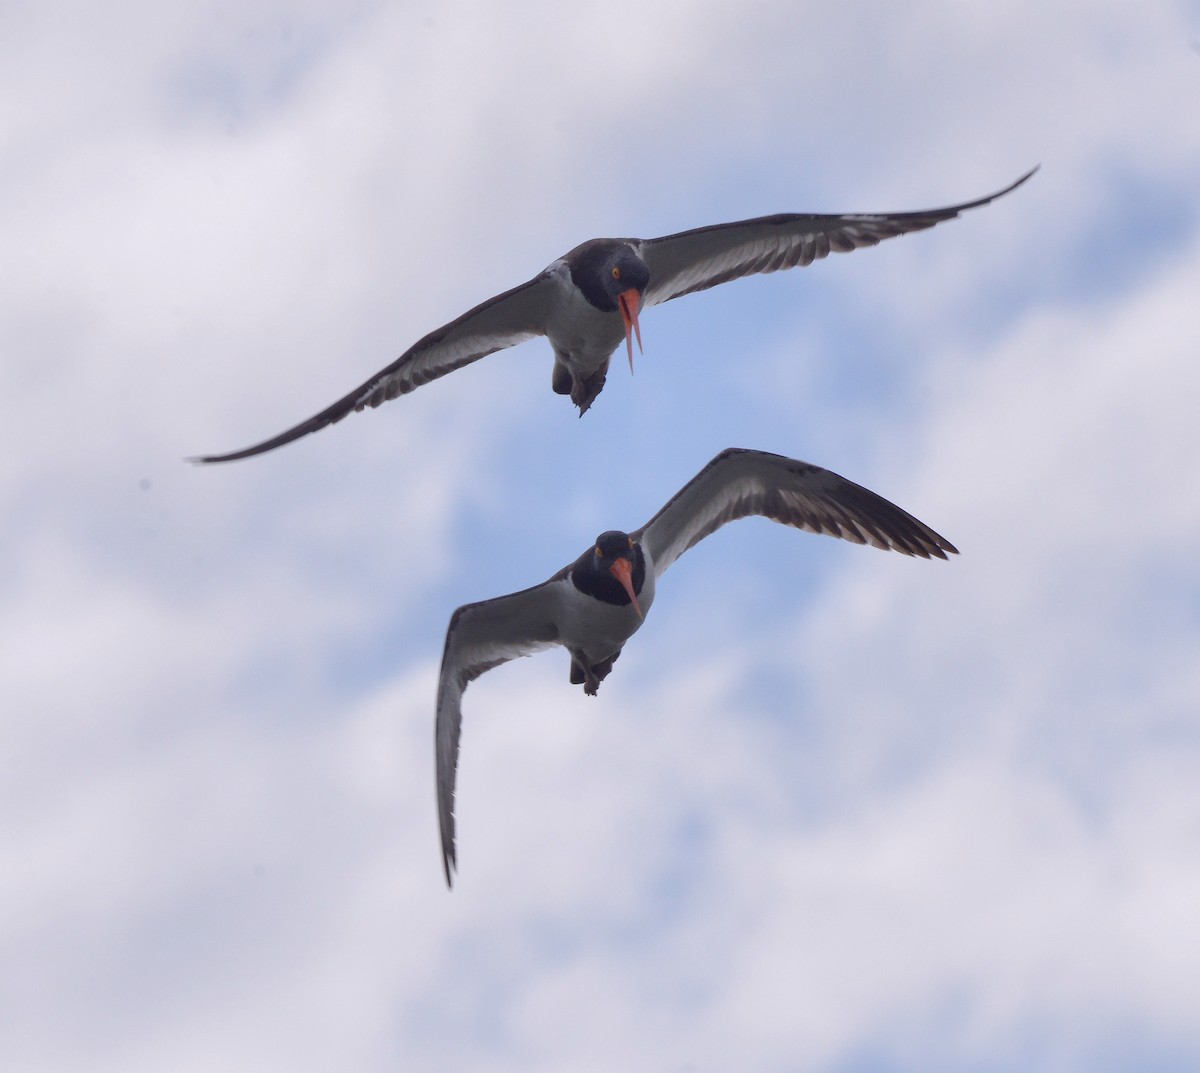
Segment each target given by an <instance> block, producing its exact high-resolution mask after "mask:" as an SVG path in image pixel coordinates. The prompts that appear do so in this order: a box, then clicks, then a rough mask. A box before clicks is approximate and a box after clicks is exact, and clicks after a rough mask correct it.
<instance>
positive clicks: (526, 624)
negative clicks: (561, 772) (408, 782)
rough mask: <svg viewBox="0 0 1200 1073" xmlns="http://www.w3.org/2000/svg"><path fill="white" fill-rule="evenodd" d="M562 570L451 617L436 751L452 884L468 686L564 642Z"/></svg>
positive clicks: (439, 697) (445, 858)
mask: <svg viewBox="0 0 1200 1073" xmlns="http://www.w3.org/2000/svg"><path fill="white" fill-rule="evenodd" d="M562 576H563V574H562V573H559V574H556V575H555V576H554V577H553V578H551V579H550V580H549V581H546V582H543V583H542V584H541V585H535V586H534V587H533V588H531V589H523V590H522V591H521V592H514V593H512V594H511V595H509V596H500V597H498V598H497V599H495V600H483V601H481V602H479V603H475V604H464V605H463V606H462V607H460V608H459V609H458V610H457V611H455V612H454V614H453V615H452V616H451V617H450V626H449V628H448V629H447V630H446V647H445V650H444V651H443V653H442V671H441V676H440V678H439V681H438V695H437V723H436V726H435V729H434V750H435V753H436V759H437V799H438V826H439V827H440V829H441V834H442V867H443V868H444V869H445V872H446V885H447V886H452V885H453V884H452V881H451V878H450V873H451V871H452V870H453V869H454V867H455V866H456V859H455V852H454V783H455V778H456V776H457V772H458V739H459V733H460V732H461V730H462V696H463V693H464V692H465V691H466V688H467V685H468V684H469V683H470V682H473V681H474V680H475V679H476V678H478V677H479V676H480V675H481V674H483V673H484V672H485V671H490V670H491V669H492V668H493V667H499V666H500V665H501V664H502V663H507V662H508V661H509V660H510V659H516V658H517V657H518V656H531V655H533V653H535V652H541V651H543V650H544V649H547V648H551V647H553V646H554V645H556V644H558V625H557V611H558V607H557V598H556V592H557V588H556V586H555V584H554V583H555V582H556V581H558V580H559V579H560V578H561V577H562Z"/></svg>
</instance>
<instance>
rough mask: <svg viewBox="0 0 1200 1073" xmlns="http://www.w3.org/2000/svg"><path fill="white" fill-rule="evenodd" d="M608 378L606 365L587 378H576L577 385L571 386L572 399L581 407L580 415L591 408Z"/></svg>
mask: <svg viewBox="0 0 1200 1073" xmlns="http://www.w3.org/2000/svg"><path fill="white" fill-rule="evenodd" d="M607 378H608V366H607V365H605V366H604V368H602V369H597V370H596V371H595V372H594V373H592V375H591V376H589V377H588V378H587V379H586V380H576V381H575V386H574V387H573V388H571V401H572V402H573V403H574V404H575V405H576V406H578V407H579V416H580V417H582V416H583V415H584V414H586V413H587V412H588V410H589V409H590V408H591V405H592V403H593V402H595V401H596V396H597V395H599V394H600V392H601V391H603V390H604V381H605V380H606V379H607Z"/></svg>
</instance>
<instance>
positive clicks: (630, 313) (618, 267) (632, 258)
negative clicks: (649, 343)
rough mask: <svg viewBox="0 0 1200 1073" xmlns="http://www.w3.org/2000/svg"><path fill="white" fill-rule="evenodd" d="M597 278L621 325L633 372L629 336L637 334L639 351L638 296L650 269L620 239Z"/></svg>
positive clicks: (642, 293) (641, 293) (640, 304)
mask: <svg viewBox="0 0 1200 1073" xmlns="http://www.w3.org/2000/svg"><path fill="white" fill-rule="evenodd" d="M600 281H601V285H602V286H603V287H604V290H605V293H606V294H607V295H608V296H609V298H610V299H611V300H612V302H613V303H614V304H615V305H616V307H617V312H619V313H620V314H621V320H622V322H623V323H624V325H625V349H626V351H627V352H628V354H629V371H630V372H633V337H634V335H636V336H637V344H638V353H639V354H640V353H641V352H642V329H641V326H640V325H639V324H638V313H639V312H640V311H641V308H642V296H643V295H644V294H645V291H646V287H647V286H648V285H649V283H650V269H649V268H647V267H646V262H645V261H643V260H642V259H641V258H640V257H639V256H638V255H637V254H636V253H635V252H634V250H633V247H632V246H629V245H627V244H626V243H621V244H620V245H618V246H615V247H614V248H613V250H612V255H611V256H610V257H609V259H608V263H607V264H606V265H605V267H604V270H603V272H602V274H601V277H600Z"/></svg>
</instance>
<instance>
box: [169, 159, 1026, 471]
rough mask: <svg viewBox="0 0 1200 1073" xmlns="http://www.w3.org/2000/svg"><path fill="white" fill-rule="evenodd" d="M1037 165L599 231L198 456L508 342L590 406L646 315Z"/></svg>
mask: <svg viewBox="0 0 1200 1073" xmlns="http://www.w3.org/2000/svg"><path fill="white" fill-rule="evenodd" d="M1036 170H1037V168H1034V169H1033V171H1029V172H1027V173H1026V174H1025V175H1022V176H1021V178H1019V179H1018V180H1017V181H1016V182H1015V183H1013V184H1012V185H1011V186H1006V187H1005V188H1004V189H1003V190H999V191H997V192H996V193H994V194H991V195H990V196H988V197H982V198H979V199H978V200H976V201H966V202H963V203H962V204H961V205H948V206H946V207H945V208H940V209H926V210H925V211H923V212H889V213H850V214H844V215H825V216H822V215H811V214H798V215H797V214H791V215H780V216H760V217H758V218H757V219H754V220H741V221H739V222H737V223H729V224H716V225H714V226H712V227H698V228H696V229H695V230H692V231H680V232H679V233H678V234H675V235H664V236H663V237H662V238H649V239H637V238H593V239H589V240H588V241H587V242H584V243H582V244H581V245H579V246H576V247H575V248H574V249H573V250H572V251H571V252H570V253H568V254H566V255H565V256H563V257H560V258H559V259H558V260H557V261H555V262H554V263H553V264H551V265H550V266H549V267H548V268H546V269H545V271H543V272H541V273H539V274H538V275H536V276H534V277H533V279H531V280H529V281H528V282H527V283H522V284H521V285H520V286H519V287H514V288H513V289H512V290H509V291H505V292H504V293H503V294H498V295H496V296H495V297H494V298H489V299H488V300H487V301H486V302H481V303H480V304H479V305H477V306H476V307H475V308H474V309H470V310H468V311H467V312H466V313H464V314H463V315H462V316H461V317H459V318H458V319H457V320H452V321H451V322H450V323H449V324H445V325H443V326H442V327H440V328H438V329H437V330H436V331H432V332H430V333H429V334H428V335H427V336H425V338H424V339H421V340H418V341H417V342H416V343H414V344H413V345H412V346H411V347H409V349H408V350H406V351H405V352H404V353H403V354H401V355H400V357H398V358H397V359H396V360H395V361H394V362H392V364H391V365H389V366H388V367H387V368H386V369H381V370H380V371H379V372H377V373H376V374H375V375H374V376H372V377H371V378H370V379H369V380H367V381H366V382H364V383H363V384H361V385H360V386H359V387H357V388H355V389H354V390H353V391H351V392H350V394H348V395H345V396H343V397H342V398H340V399H338V401H337V402H335V403H334V404H333V405H332V406H327V407H326V408H325V409H324V410H322V411H321V412H320V413H319V414H314V415H313V416H312V417H310V418H309V419H308V420H307V421H301V422H300V424H298V425H294V426H293V427H292V428H289V429H288V430H287V431H286V432H281V433H279V435H278V436H272V437H271V438H270V439H269V440H263V441H262V443H256V444H255V445H254V446H252V447H246V448H243V449H242V450H240V451H231V452H229V453H228V454H220V455H202V456H200V457H198V458H195V459H193V461H195V462H232V461H233V460H234V459H238V458H248V457H250V456H251V455H257V454H262V453H263V452H264V451H270V450H273V449H274V448H276V447H282V446H283V445H284V444H285V443H291V442H292V440H296V439H299V438H300V437H301V436H307V435H308V434H309V433H310V432H316V431H317V430H318V429H322V428H324V427H325V426H326V425H332V424H334V423H335V422H337V421H340V420H341V419H342V418H343V417H345V416H346V415H347V414H348V413H350V412H352V411H355V410H362V409H365V408H366V407H368V406H378V405H379V404H380V403H382V402H386V401H387V400H388V399H394V398H396V396H397V395H405V394H407V393H408V392H410V391H413V390H414V389H416V388H419V387H420V386H421V385H422V384H427V383H429V381H430V380H436V379H437V378H438V377H439V376H445V375H446V374H447V373H449V372H453V371H454V370H455V369H460V368H462V366H464V365H469V364H470V363H471V362H473V361H477V360H478V359H480V358H482V357H484V356H485V355H487V354H492V353H494V352H495V351H497V350H503V349H504V348H505V347H510V346H516V345H517V344H518V343H521V342H524V341H525V340H526V339H532V338H533V337H534V336H537V335H544V336H546V337H547V338H548V339H549V340H550V345H551V346H552V347H553V348H554V374H553V377H552V380H551V386H552V387H553V388H554V390H555V391H556V392H557V393H558V394H560V395H570V396H571V401H572V402H573V403H575V405H576V406H578V407H579V412H580V414H581V415H582V414H583V413H585V412H586V411H587V409H588V407H589V406H591V405H592V403H593V402H594V401H595V399H596V396H597V395H599V394H600V392H601V390H602V389H603V387H604V379H605V377H606V375H607V374H608V363H609V359H610V358H611V357H612V355H613V352H614V351H615V350H616V349H617V347H618V346H620V344H621V340H622V339H624V340H625V345H626V349H627V350H628V353H629V367H630V369H631V370H632V368H633V337H634V335H636V336H637V341H638V347H639V349H640V348H641V345H642V336H641V327H640V325H639V324H638V315H639V313H640V312H641V310H643V309H645V308H647V307H648V306H653V305H658V304H659V303H661V302H669V301H670V300H671V299H672V298H678V297H679V296H680V295H683V294H690V293H691V292H692V291H702V290H705V289H706V288H708V287H715V286H716V285H717V284H718V283H725V282H727V281H729V280H731V279H738V278H739V277H741V276H752V275H756V274H758V273H761V272H777V271H779V270H780V269H781V268H794V267H795V266H796V265H807V264H811V263H812V262H813V261H815V260H818V259H820V258H822V257H825V256H827V255H828V254H830V253H841V252H844V251H847V250H854V249H857V248H858V247H860V246H875V245H877V244H878V243H880V242H882V241H883V240H884V239H885V238H891V237H892V236H893V235H903V234H905V233H907V232H909V231H923V230H924V229H925V228H928V227H933V226H934V225H935V224H938V223H941V222H942V221H943V220H952V219H954V217H956V216H957V215H958V214H959V213H961V212H964V211H966V210H967V209H974V208H978V207H979V206H980V205H986V204H987V203H988V202H990V201H995V200H996V198H998V197H1002V196H1003V195H1005V194H1007V193H1009V192H1010V191H1012V190H1015V189H1016V188H1017V187H1018V186H1020V185H1021V184H1022V183H1023V182H1025V180H1026V179H1028V178H1029V177H1030V176H1031V175H1032V174H1033V172H1034V171H1036Z"/></svg>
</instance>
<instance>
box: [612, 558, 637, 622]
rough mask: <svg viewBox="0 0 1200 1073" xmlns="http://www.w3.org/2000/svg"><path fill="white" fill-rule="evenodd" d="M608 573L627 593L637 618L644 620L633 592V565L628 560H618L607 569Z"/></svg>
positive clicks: (635, 594)
mask: <svg viewBox="0 0 1200 1073" xmlns="http://www.w3.org/2000/svg"><path fill="white" fill-rule="evenodd" d="M608 572H609V573H610V574H612V576H613V577H615V578H616V579H617V580H618V581H619V582H620V583H621V585H622V586H623V587H624V589H625V591H626V592H627V593H629V602H630V603H631V604H633V609H634V610H635V611H636V612H637V613H638V618H645V616H644V615H643V614H642V609H641V608H640V607H639V606H638V602H637V593H635V592H634V591H633V563H631V562H630V561H629V560H628V559H618V560H617V561H616V562H615V563H613V564H612V566H610V567H609V568H608Z"/></svg>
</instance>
